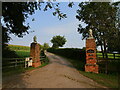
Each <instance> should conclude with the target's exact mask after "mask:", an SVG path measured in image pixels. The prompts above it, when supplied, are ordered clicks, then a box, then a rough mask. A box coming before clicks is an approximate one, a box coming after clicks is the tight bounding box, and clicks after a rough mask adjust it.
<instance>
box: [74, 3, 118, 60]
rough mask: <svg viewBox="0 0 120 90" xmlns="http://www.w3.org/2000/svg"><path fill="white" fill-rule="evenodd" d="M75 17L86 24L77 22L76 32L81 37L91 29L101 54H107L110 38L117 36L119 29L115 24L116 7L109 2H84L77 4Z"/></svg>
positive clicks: (85, 36) (85, 35) (86, 34)
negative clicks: (82, 24) (84, 25)
mask: <svg viewBox="0 0 120 90" xmlns="http://www.w3.org/2000/svg"><path fill="white" fill-rule="evenodd" d="M79 7H80V9H78V10H77V14H78V15H76V18H77V19H78V20H79V21H82V22H84V23H85V24H86V27H82V26H81V24H79V28H78V32H79V33H80V34H82V35H83V39H85V38H87V37H88V30H89V29H92V30H93V36H94V37H95V39H96V42H97V45H100V46H101V50H102V51H104V52H103V56H104V53H105V56H106V58H107V57H108V56H107V45H108V41H109V39H110V38H113V37H115V36H118V31H119V29H118V28H117V27H116V26H115V25H116V12H117V8H116V7H115V6H113V5H112V4H111V3H110V2H87V3H86V2H85V3H83V2H82V3H80V4H79Z"/></svg>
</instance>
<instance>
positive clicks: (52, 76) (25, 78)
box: [3, 52, 104, 88]
mask: <svg viewBox="0 0 120 90" xmlns="http://www.w3.org/2000/svg"><path fill="white" fill-rule="evenodd" d="M46 55H47V57H48V58H49V60H50V64H48V65H47V66H44V67H42V68H39V69H35V70H32V71H29V72H26V73H23V74H20V75H16V76H12V77H7V82H5V81H6V78H5V79H3V80H4V83H3V88H104V87H103V86H101V85H99V84H97V83H96V82H94V81H93V80H91V79H89V78H87V77H85V76H83V75H81V74H80V73H79V72H78V71H77V70H76V69H75V68H74V67H73V66H72V64H71V63H70V62H68V61H66V60H65V59H64V58H63V57H60V56H57V55H55V54H52V53H48V52H46Z"/></svg>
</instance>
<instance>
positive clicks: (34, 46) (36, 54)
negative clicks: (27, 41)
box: [30, 42, 41, 67]
mask: <svg viewBox="0 0 120 90" xmlns="http://www.w3.org/2000/svg"><path fill="white" fill-rule="evenodd" d="M30 57H32V60H33V63H32V66H33V67H39V66H41V63H40V45H39V44H38V43H35V42H33V43H31V47H30Z"/></svg>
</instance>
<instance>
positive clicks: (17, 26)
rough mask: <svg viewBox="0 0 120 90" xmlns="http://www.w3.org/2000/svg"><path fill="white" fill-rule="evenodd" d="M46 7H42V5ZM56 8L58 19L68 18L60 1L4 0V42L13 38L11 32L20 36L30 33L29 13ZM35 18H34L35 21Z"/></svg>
mask: <svg viewBox="0 0 120 90" xmlns="http://www.w3.org/2000/svg"><path fill="white" fill-rule="evenodd" d="M42 4H44V5H45V7H44V8H43V9H41V5H42ZM52 8H53V9H54V11H53V15H54V16H57V17H58V19H62V18H66V14H64V13H62V12H61V11H60V9H59V3H52V2H50V1H49V2H36V1H33V2H29V1H28V2H3V3H2V20H3V22H2V35H3V36H2V39H3V40H2V41H3V44H4V43H7V42H8V41H9V40H10V39H11V38H10V36H9V35H10V34H11V33H12V34H14V35H16V36H18V37H23V36H24V35H26V34H29V33H30V32H29V31H28V30H29V28H30V26H29V23H26V22H25V21H26V19H27V18H28V17H29V15H32V14H34V13H35V10H43V11H47V9H52ZM33 20H34V19H32V21H33Z"/></svg>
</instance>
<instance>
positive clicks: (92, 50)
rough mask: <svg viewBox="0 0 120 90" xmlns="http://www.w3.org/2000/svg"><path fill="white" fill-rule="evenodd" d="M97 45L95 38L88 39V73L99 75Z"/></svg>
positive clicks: (86, 66)
mask: <svg viewBox="0 0 120 90" xmlns="http://www.w3.org/2000/svg"><path fill="white" fill-rule="evenodd" d="M96 62H97V58H96V43H95V39H94V38H93V37H89V38H88V39H86V64H85V71H86V72H94V73H98V65H97V64H96Z"/></svg>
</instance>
